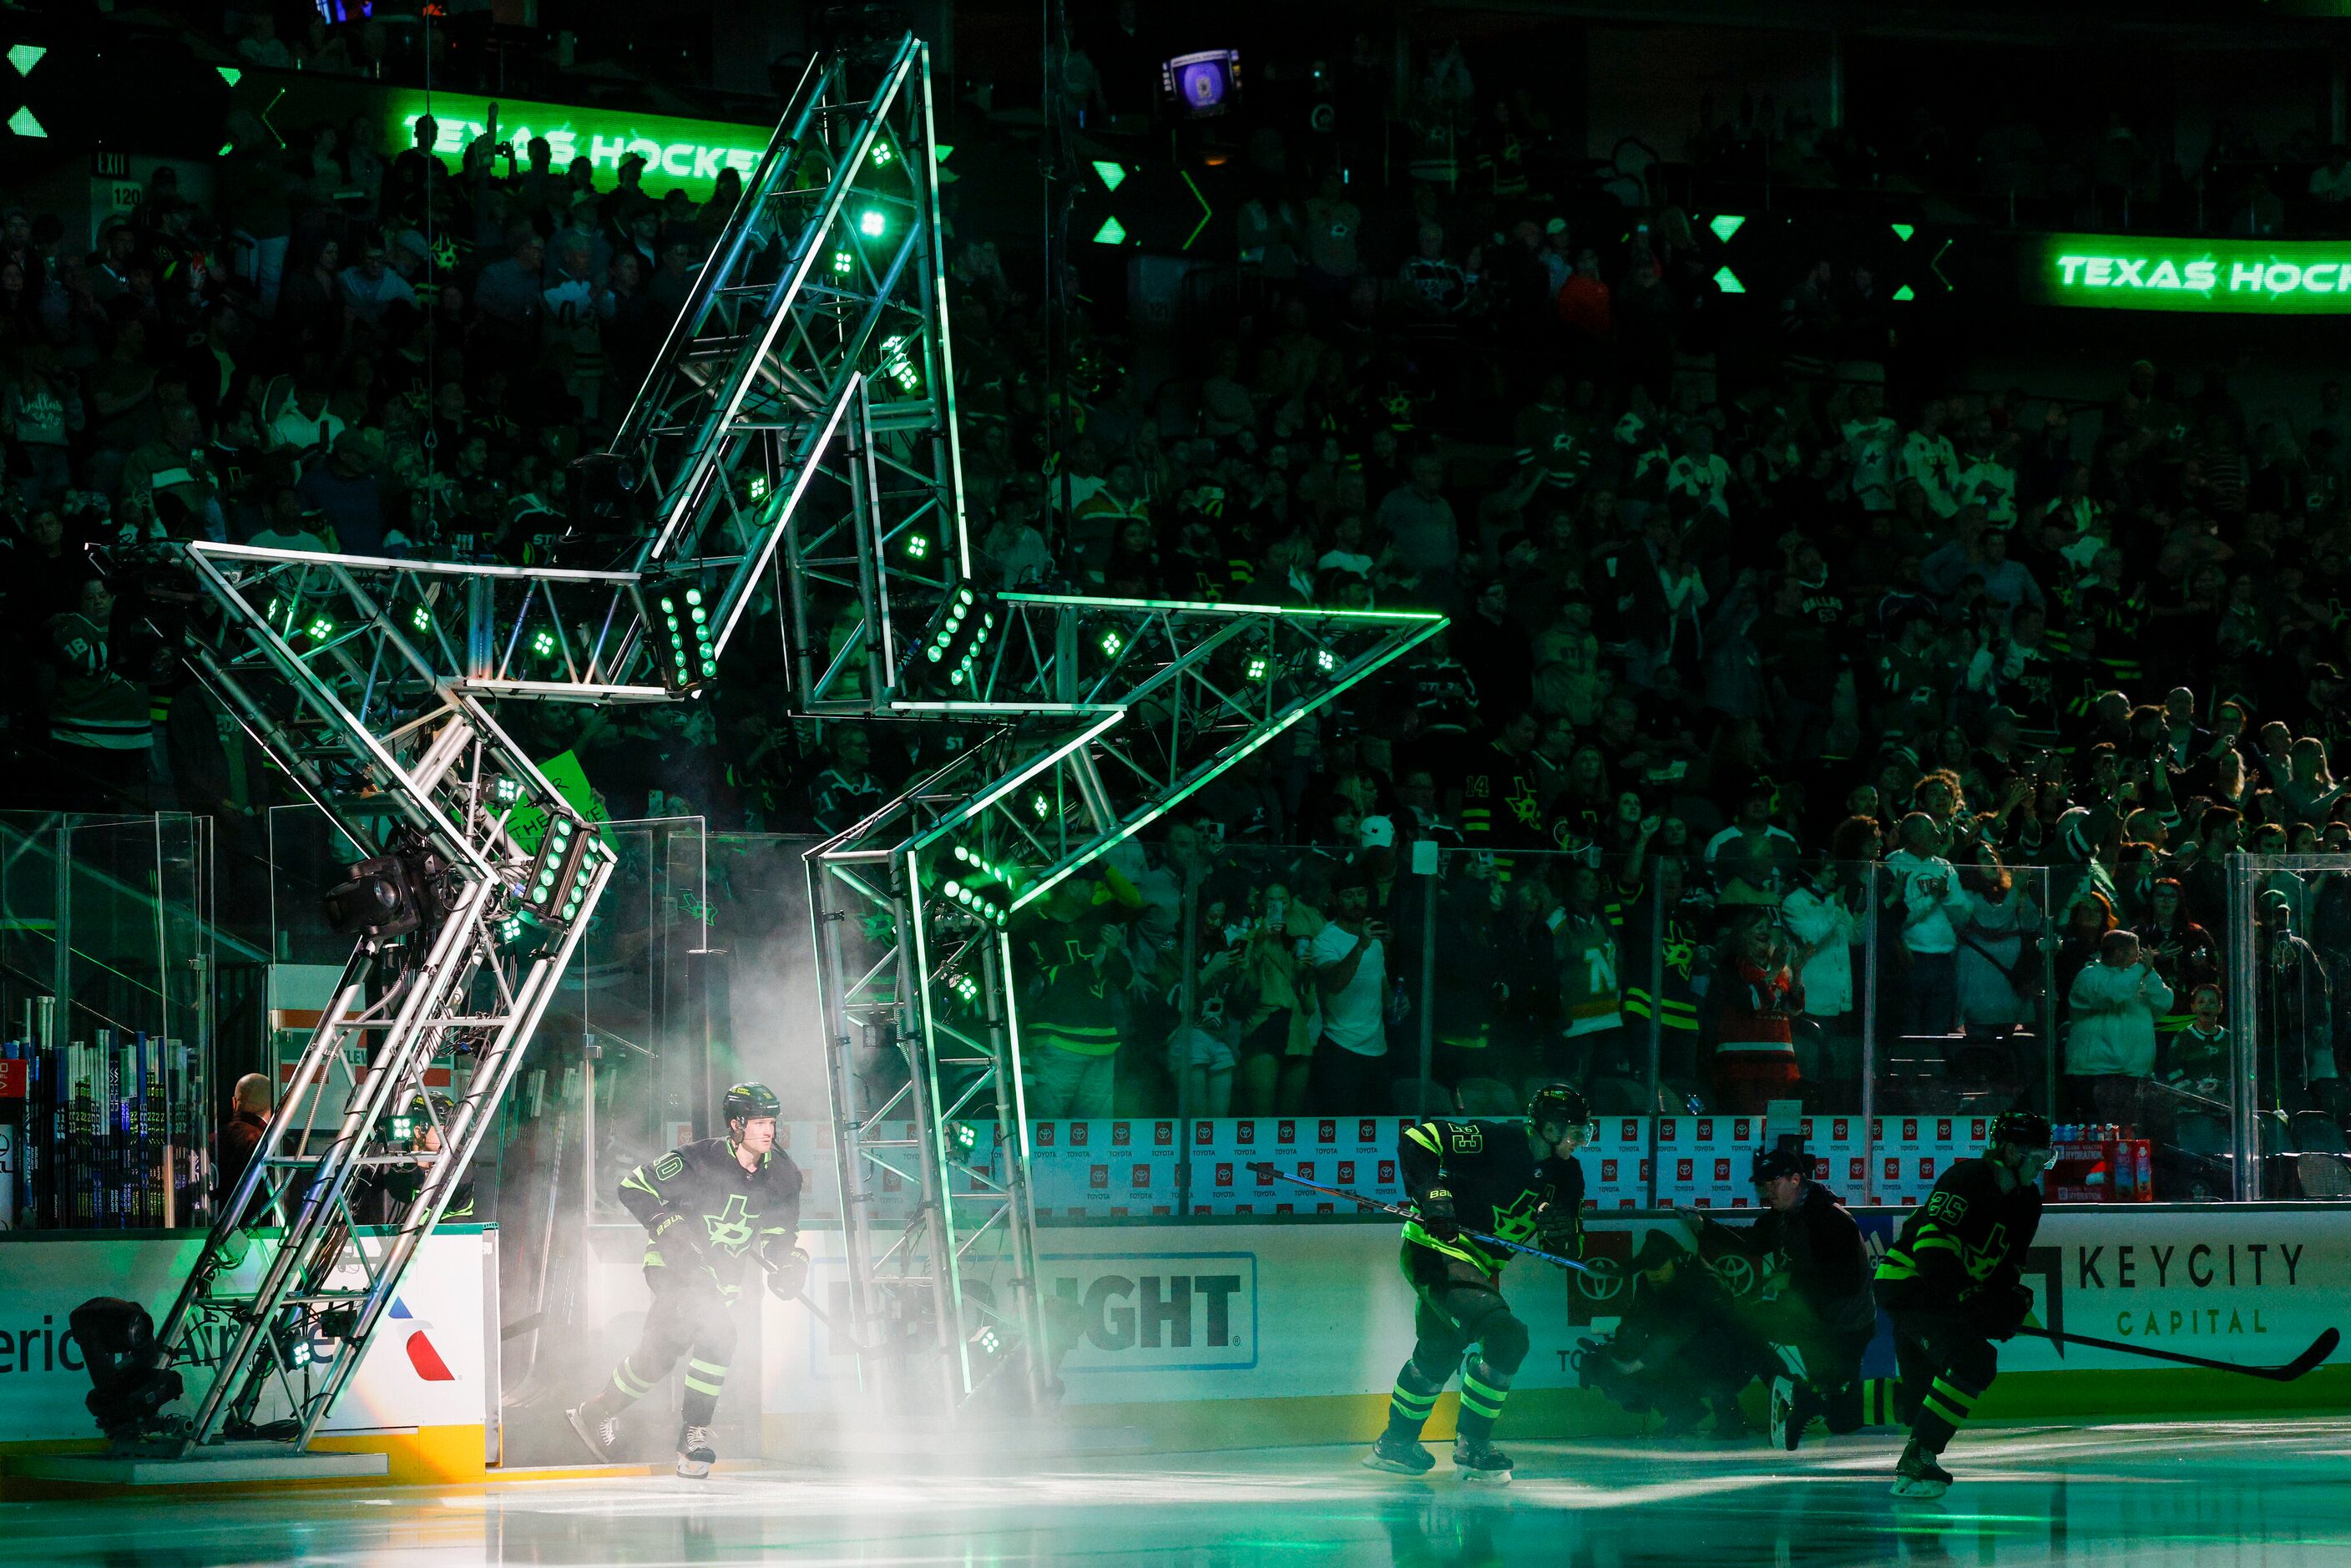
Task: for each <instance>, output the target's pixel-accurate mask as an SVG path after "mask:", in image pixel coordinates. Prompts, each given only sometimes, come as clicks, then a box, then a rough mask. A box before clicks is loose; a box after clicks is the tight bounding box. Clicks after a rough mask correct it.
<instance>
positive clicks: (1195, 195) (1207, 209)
mask: <svg viewBox="0 0 2351 1568" xmlns="http://www.w3.org/2000/svg"><path fill="white" fill-rule="evenodd" d="M1176 172H1177V173H1179V174H1181V175H1183V176H1184V188H1185V189H1186V190H1187V191H1189V192H1191V193H1192V199H1193V200H1194V201H1196V202H1197V203H1199V204H1200V221H1199V222H1198V223H1196V224H1194V225H1192V232H1191V233H1190V234H1188V235H1185V236H1184V248H1185V249H1186V250H1189V249H1191V248H1192V242H1193V241H1194V240H1196V239H1198V238H1199V237H1200V231H1201V230H1202V229H1205V228H1207V226H1208V220H1209V219H1210V218H1212V217H1214V216H1216V209H1215V208H1213V207H1211V206H1209V205H1208V198H1207V197H1206V196H1204V195H1202V194H1200V187H1199V186H1197V185H1196V184H1194V183H1192V172H1191V171H1190V170H1188V169H1178V170H1177V171H1176Z"/></svg>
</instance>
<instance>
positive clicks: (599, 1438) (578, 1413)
mask: <svg viewBox="0 0 2351 1568" xmlns="http://www.w3.org/2000/svg"><path fill="white" fill-rule="evenodd" d="M563 1414H564V1416H566V1417H567V1418H569V1421H570V1422H571V1429H572V1430H573V1431H575V1432H577V1433H579V1434H580V1441H581V1442H583V1443H585V1444H587V1445H588V1451H589V1452H590V1453H591V1454H593V1455H595V1456H596V1462H597V1463H598V1464H600V1465H609V1464H611V1462H612V1445H613V1444H614V1443H616V1442H618V1441H619V1440H620V1437H621V1418H620V1416H616V1415H614V1414H613V1413H612V1412H611V1411H609V1410H607V1409H605V1408H604V1407H603V1406H601V1405H600V1404H598V1403H597V1402H596V1401H595V1400H593V1399H590V1400H589V1401H588V1402H587V1403H586V1404H584V1405H575V1406H572V1407H571V1408H570V1409H569V1410H566V1411H565V1412H564V1413H563Z"/></svg>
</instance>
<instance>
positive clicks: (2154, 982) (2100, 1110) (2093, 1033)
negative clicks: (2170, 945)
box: [2065, 931, 2171, 1125]
mask: <svg viewBox="0 0 2351 1568" xmlns="http://www.w3.org/2000/svg"><path fill="white" fill-rule="evenodd" d="M2066 1001H2067V1004H2068V1007H2067V1011H2068V1016H2069V1018H2070V1019H2071V1020H2072V1022H2071V1027H2070V1029H2069V1030H2068V1031H2067V1033H2066V1036H2065V1075H2066V1078H2067V1080H2068V1082H2069V1087H2070V1089H2071V1092H2072V1097H2073V1108H2074V1110H2075V1111H2076V1112H2077V1113H2080V1114H2081V1115H2082V1116H2083V1117H2084V1118H2085V1119H2086V1120H2089V1121H2093V1122H2114V1123H2117V1124H2124V1125H2136V1124H2138V1123H2140V1122H2142V1121H2144V1120H2145V1119H2146V1106H2145V1103H2144V1090H2145V1087H2146V1084H2147V1081H2148V1080H2149V1079H2151V1078H2153V1077H2154V1075H2155V1020H2156V1019H2157V1018H2158V1016H2159V1015H2161V1014H2162V1013H2164V1012H2165V1011H2167V1010H2168V1009H2169V1008H2170V1006H2171V988H2170V987H2168V986H2167V985H2165V984H2164V983H2163V977H2162V976H2161V975H2159V974H2158V973H2157V972H2156V968H2155V965H2154V962H2153V961H2152V960H2151V959H2150V958H2149V957H2148V956H2147V954H2146V953H2145V952H2144V951H2143V950H2142V949H2141V948H2140V946H2139V941H2138V937H2137V935H2136V934H2134V933H2132V932H2129V931H2109V932H2107V933H2106V934H2105V936H2104V937H2102V938H2101V939H2100V940H2099V944H2098V957H2097V961H2096V962H2095V963H2092V964H2085V965H2084V966H2083V967H2082V969H2081V972H2080V973H2079V974H2077V975H2075V976H2074V982H2073V985H2072V987H2071V988H2070V989H2069V990H2068V992H2067V995H2066Z"/></svg>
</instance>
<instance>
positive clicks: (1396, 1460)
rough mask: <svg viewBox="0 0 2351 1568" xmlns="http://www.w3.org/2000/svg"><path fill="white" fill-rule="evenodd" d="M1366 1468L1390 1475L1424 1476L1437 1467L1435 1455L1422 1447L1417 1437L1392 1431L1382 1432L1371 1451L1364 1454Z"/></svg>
mask: <svg viewBox="0 0 2351 1568" xmlns="http://www.w3.org/2000/svg"><path fill="white" fill-rule="evenodd" d="M1436 1468H1437V1456H1436V1455H1434V1454H1432V1453H1430V1452H1429V1451H1428V1450H1427V1449H1426V1448H1423V1447H1422V1446H1421V1443H1420V1439H1419V1438H1417V1437H1398V1436H1397V1435H1396V1434H1395V1433H1394V1432H1383V1433H1381V1434H1380V1440H1379V1441H1378V1442H1376V1443H1374V1444H1373V1445H1372V1451H1371V1452H1370V1453H1368V1454H1365V1455H1364V1469H1367V1470H1386V1471H1387V1472H1388V1473H1389V1474H1391V1475H1399V1476H1425V1475H1426V1474H1427V1473H1428V1472H1429V1471H1430V1470H1432V1469H1436Z"/></svg>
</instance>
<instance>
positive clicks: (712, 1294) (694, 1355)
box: [602, 1267, 735, 1427]
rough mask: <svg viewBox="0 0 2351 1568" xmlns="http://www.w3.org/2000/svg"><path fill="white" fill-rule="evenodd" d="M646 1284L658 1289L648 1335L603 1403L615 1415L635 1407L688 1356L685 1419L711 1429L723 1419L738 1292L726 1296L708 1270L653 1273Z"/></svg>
mask: <svg viewBox="0 0 2351 1568" xmlns="http://www.w3.org/2000/svg"><path fill="white" fill-rule="evenodd" d="M645 1279H646V1281H647V1282H648V1283H650V1284H651V1285H652V1286H653V1308H652V1310H651V1311H649V1312H646V1313H645V1327H644V1333H642V1334H641V1335H639V1336H638V1339H637V1348H636V1349H634V1350H632V1351H631V1352H630V1353H629V1354H627V1355H626V1356H625V1357H623V1358H622V1362H621V1364H620V1365H619V1366H617V1367H615V1368H614V1369H613V1371H612V1385H611V1387H610V1388H608V1389H607V1390H605V1392H604V1394H603V1396H602V1398H603V1401H604V1403H605V1405H606V1406H608V1407H609V1408H611V1409H613V1410H620V1409H622V1408H625V1407H626V1406H630V1405H633V1404H635V1403H636V1402H637V1401H638V1400H640V1399H643V1397H644V1396H646V1395H648V1394H650V1393H652V1392H653V1385H655V1384H657V1383H659V1382H660V1381H661V1380H662V1379H663V1378H664V1377H666V1376H668V1375H669V1370H670V1368H671V1367H673V1366H675V1365H676V1364H677V1358H678V1357H679V1356H681V1355H683V1356H684V1357H685V1358H686V1363H685V1397H684V1401H683V1407H682V1415H683V1417H684V1422H685V1424H686V1425H687V1426H689V1427H707V1426H709V1425H711V1423H712V1421H713V1420H714V1419H715V1417H716V1415H717V1413H718V1394H719V1390H720V1389H722V1388H724V1387H725V1386H726V1364H727V1362H728V1361H729V1359H731V1358H732V1357H733V1355H734V1354H735V1312H734V1300H733V1297H734V1292H733V1291H726V1290H722V1288H721V1287H720V1286H719V1283H718V1281H717V1280H716V1278H715V1277H714V1276H713V1275H712V1274H711V1272H710V1270H708V1269H707V1268H705V1267H690V1268H684V1269H680V1268H670V1267H664V1268H649V1269H647V1270H645Z"/></svg>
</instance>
